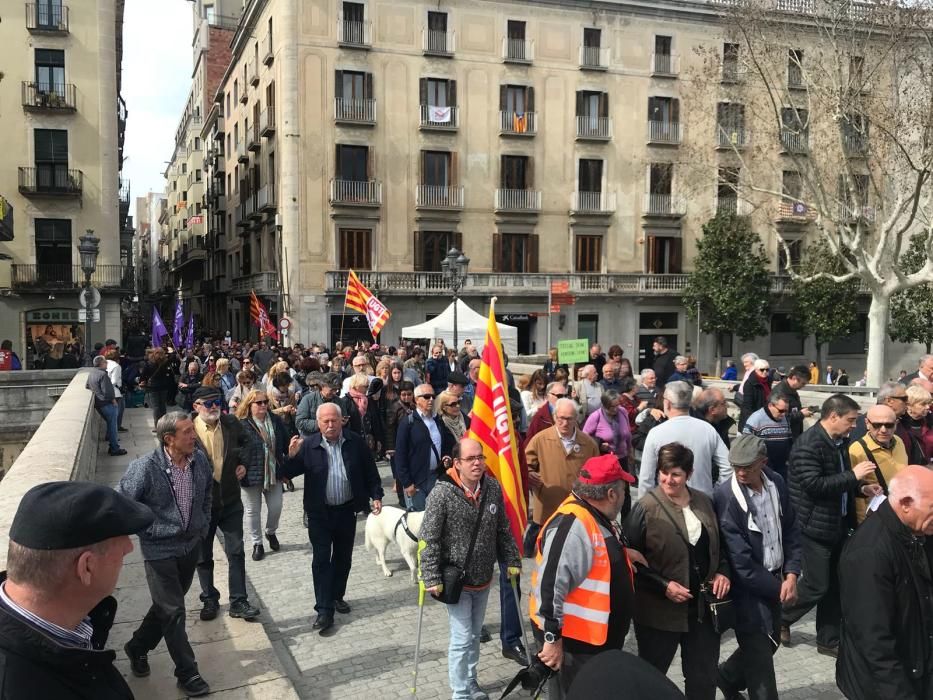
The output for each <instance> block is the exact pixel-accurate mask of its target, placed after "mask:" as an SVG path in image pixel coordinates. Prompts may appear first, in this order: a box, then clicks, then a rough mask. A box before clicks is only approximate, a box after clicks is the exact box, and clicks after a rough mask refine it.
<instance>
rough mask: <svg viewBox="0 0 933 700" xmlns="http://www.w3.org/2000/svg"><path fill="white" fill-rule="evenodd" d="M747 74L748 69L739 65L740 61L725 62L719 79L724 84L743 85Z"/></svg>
mask: <svg viewBox="0 0 933 700" xmlns="http://www.w3.org/2000/svg"><path fill="white" fill-rule="evenodd" d="M747 74H748V69H747V68H746V67H745V66H742V65H739V62H738V61H723V63H722V72H721V73H720V78H719V79H720V82H723V83H742V82H745V77H746V75H747Z"/></svg>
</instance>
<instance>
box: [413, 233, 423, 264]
mask: <svg viewBox="0 0 933 700" xmlns="http://www.w3.org/2000/svg"><path fill="white" fill-rule="evenodd" d="M414 262H415V272H422V271H423V270H424V237H423V235H422V233H421V231H415V247H414Z"/></svg>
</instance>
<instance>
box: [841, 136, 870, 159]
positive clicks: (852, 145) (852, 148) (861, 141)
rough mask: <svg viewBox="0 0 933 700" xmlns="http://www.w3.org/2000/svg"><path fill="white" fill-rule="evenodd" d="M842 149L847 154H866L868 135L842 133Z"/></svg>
mask: <svg viewBox="0 0 933 700" xmlns="http://www.w3.org/2000/svg"><path fill="white" fill-rule="evenodd" d="M842 149H843V151H844V152H845V154H846V155H847V156H867V155H868V137H867V136H865V135H864V134H843V135H842Z"/></svg>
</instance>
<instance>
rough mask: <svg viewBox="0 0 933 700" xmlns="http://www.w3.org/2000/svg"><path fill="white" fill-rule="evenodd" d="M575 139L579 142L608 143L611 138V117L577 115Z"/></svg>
mask: <svg viewBox="0 0 933 700" xmlns="http://www.w3.org/2000/svg"><path fill="white" fill-rule="evenodd" d="M577 138H578V139H579V140H581V141H608V140H609V139H611V138H612V117H590V116H586V115H583V116H581V115H577Z"/></svg>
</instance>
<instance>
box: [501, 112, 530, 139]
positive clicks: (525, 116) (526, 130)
mask: <svg viewBox="0 0 933 700" xmlns="http://www.w3.org/2000/svg"><path fill="white" fill-rule="evenodd" d="M499 133H500V134H512V135H516V136H534V135H535V134H536V133H538V114H537V113H536V112H524V113H522V114H519V113H518V112H507V111H505V110H500V111H499Z"/></svg>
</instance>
